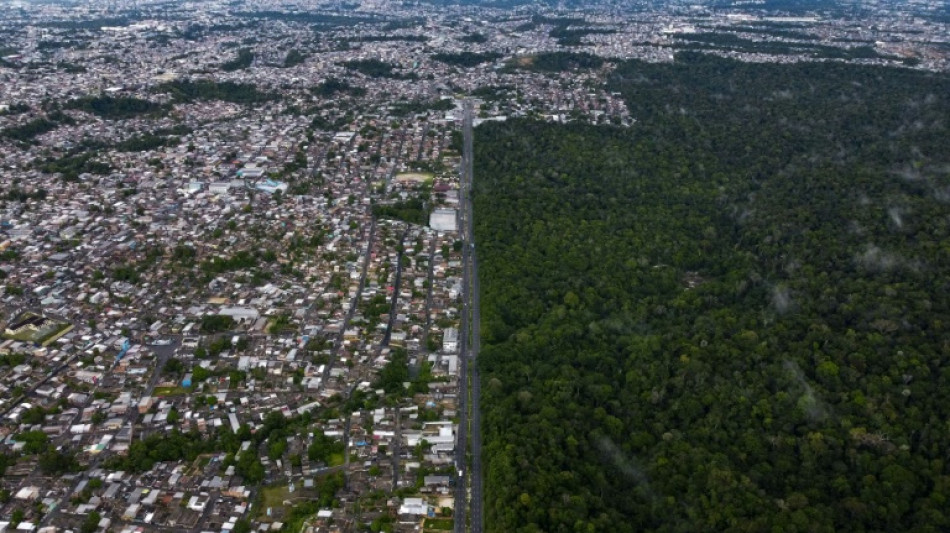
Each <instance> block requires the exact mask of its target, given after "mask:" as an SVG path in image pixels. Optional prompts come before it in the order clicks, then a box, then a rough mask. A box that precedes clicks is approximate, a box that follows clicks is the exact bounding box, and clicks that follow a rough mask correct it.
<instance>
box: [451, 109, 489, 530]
mask: <svg viewBox="0 0 950 533" xmlns="http://www.w3.org/2000/svg"><path fill="white" fill-rule="evenodd" d="M472 114H473V105H472V102H471V101H470V100H466V101H465V102H464V116H463V119H462V120H463V122H462V141H463V142H462V145H463V148H462V164H461V169H460V171H461V176H460V178H461V179H460V184H459V199H460V206H461V209H460V211H459V231H460V233H461V235H462V240H463V242H464V243H465V246H464V247H463V248H462V265H463V269H464V273H463V276H462V324H461V328H460V331H459V345H460V346H461V349H460V350H461V351H460V355H461V357H460V367H459V368H460V370H459V387H460V388H463V387H464V389H463V390H462V391H460V394H459V413H460V422H459V433H458V443H459V445H458V453H457V454H456V468H457V469H458V471H459V472H460V475H459V479H458V483H457V485H456V487H455V502H456V504H455V531H456V532H457V533H462V532H463V531H465V530H466V529H468V530H469V531H472V532H475V533H481V531H482V529H483V518H484V509H483V507H482V500H483V497H482V486H483V484H482V457H481V412H480V403H479V400H480V393H481V383H480V381H479V374H478V365H477V362H476V360H477V357H478V350H479V348H480V345H481V339H480V336H479V335H480V328H479V325H480V321H481V315H480V311H479V294H478V265H477V263H476V252H475V244H474V231H473V211H472V198H471V192H472V182H473V161H474V160H473V139H472V136H473V134H472ZM469 453H470V454H471V455H469ZM468 458H471V464H470V465H468V464H467V463H468V460H467V459H468ZM466 526H468V527H466Z"/></svg>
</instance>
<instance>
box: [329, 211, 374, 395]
mask: <svg viewBox="0 0 950 533" xmlns="http://www.w3.org/2000/svg"><path fill="white" fill-rule="evenodd" d="M375 239H376V217H373V222H372V223H371V224H370V226H369V239H368V241H367V244H366V253H365V254H364V255H363V271H362V272H361V273H360V284H359V287H358V288H357V289H356V296H354V297H353V300H352V303H351V304H350V310H349V311H347V312H346V316H345V317H343V324H342V326H341V327H340V333H338V334H337V338H336V341H335V342H334V343H333V348H332V349H331V350H330V361H329V362H328V363H327V366H326V368H325V369H324V370H323V380H322V381H321V383H320V385H321V386H322V387H326V384H327V382H329V380H330V370H331V369H332V368H333V365H334V363H336V360H337V358H338V357H339V354H340V350H341V349H342V348H343V336H344V335H345V334H346V328H347V327H348V326H349V324H350V321H351V320H353V314H354V313H356V307H357V305H358V304H359V302H360V296H361V295H362V294H363V288H364V287H365V286H366V273H367V272H368V271H369V263H370V256H371V255H372V253H373V244H374V242H375Z"/></svg>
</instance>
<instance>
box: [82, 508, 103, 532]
mask: <svg viewBox="0 0 950 533" xmlns="http://www.w3.org/2000/svg"><path fill="white" fill-rule="evenodd" d="M101 520H102V516H101V515H100V514H99V513H97V512H96V511H93V512H91V513H89V514H88V515H86V519H85V520H83V521H82V526H80V527H79V532H80V533H96V531H98V530H99V522H100V521H101Z"/></svg>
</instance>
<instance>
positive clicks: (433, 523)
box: [422, 518, 455, 531]
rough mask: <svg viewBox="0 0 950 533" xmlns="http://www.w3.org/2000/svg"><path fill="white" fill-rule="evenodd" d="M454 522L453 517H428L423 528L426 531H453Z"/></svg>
mask: <svg viewBox="0 0 950 533" xmlns="http://www.w3.org/2000/svg"><path fill="white" fill-rule="evenodd" d="M454 524H455V522H454V521H453V520H452V519H451V518H426V521H425V523H424V524H423V525H422V528H423V530H425V531H452V526H453V525H454Z"/></svg>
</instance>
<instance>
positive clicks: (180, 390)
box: [152, 387, 191, 396]
mask: <svg viewBox="0 0 950 533" xmlns="http://www.w3.org/2000/svg"><path fill="white" fill-rule="evenodd" d="M190 392H191V390H189V389H186V388H185V387H155V389H153V390H152V396H184V395H186V394H188V393H190Z"/></svg>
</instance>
